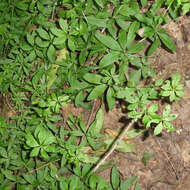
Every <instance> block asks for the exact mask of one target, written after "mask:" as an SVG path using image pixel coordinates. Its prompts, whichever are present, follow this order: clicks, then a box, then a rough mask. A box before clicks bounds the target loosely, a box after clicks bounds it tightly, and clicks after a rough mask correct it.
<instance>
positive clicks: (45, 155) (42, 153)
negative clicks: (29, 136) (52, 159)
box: [40, 148, 49, 159]
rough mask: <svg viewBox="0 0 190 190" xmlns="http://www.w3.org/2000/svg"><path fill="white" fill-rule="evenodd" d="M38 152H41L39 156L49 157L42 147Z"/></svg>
mask: <svg viewBox="0 0 190 190" xmlns="http://www.w3.org/2000/svg"><path fill="white" fill-rule="evenodd" d="M40 154H41V156H42V157H43V158H44V159H48V158H49V156H48V154H47V152H46V151H45V150H44V149H43V148H41V150H40Z"/></svg>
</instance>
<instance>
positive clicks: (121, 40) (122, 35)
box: [118, 30, 127, 50]
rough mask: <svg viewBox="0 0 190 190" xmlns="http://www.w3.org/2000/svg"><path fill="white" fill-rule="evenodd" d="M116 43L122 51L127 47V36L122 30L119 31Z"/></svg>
mask: <svg viewBox="0 0 190 190" xmlns="http://www.w3.org/2000/svg"><path fill="white" fill-rule="evenodd" d="M118 41H119V44H120V46H121V47H122V48H123V50H125V49H126V47H127V34H126V32H125V31H124V30H120V31H119V37H118Z"/></svg>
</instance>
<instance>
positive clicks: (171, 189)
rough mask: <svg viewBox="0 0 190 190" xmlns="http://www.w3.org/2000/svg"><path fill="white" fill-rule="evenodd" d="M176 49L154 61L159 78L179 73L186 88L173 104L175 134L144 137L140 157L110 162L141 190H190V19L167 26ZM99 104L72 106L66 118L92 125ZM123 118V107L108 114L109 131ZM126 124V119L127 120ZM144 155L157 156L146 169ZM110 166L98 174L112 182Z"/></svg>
mask: <svg viewBox="0 0 190 190" xmlns="http://www.w3.org/2000/svg"><path fill="white" fill-rule="evenodd" d="M164 27H165V29H166V30H167V31H168V33H169V34H170V36H171V37H172V39H173V40H174V41H175V43H176V45H177V51H176V52H175V53H173V54H172V53H171V52H168V51H166V50H164V49H163V48H159V49H158V50H157V51H156V53H155V55H158V56H156V57H155V58H151V59H150V60H151V61H152V63H153V65H154V68H155V69H156V72H157V76H158V77H160V78H165V79H166V78H168V77H169V76H171V74H172V73H176V72H179V73H181V76H182V77H183V82H184V85H185V97H184V98H183V99H182V100H180V101H179V102H175V103H173V104H172V112H174V113H176V114H178V118H177V119H176V120H175V121H174V122H173V124H174V126H175V128H176V131H175V132H170V133H167V132H163V133H162V135H160V136H157V137H155V136H153V135H152V134H150V133H149V135H148V136H147V137H146V138H144V136H143V135H141V136H138V137H136V138H135V139H133V140H132V142H133V143H134V144H135V146H136V149H137V153H136V154H134V153H121V152H117V151H114V152H113V153H112V154H111V156H110V157H109V159H108V160H117V161H116V164H117V166H118V169H119V172H120V174H121V177H122V179H126V178H129V177H131V176H134V175H135V176H138V182H139V183H140V186H141V190H160V189H161V190H190V18H189V17H181V18H180V19H179V20H178V21H177V22H171V23H169V24H167V25H166V26H164ZM99 106H100V102H98V101H96V102H95V103H94V106H93V107H94V109H93V110H91V111H87V110H85V111H84V109H82V108H74V106H73V105H69V107H68V108H66V109H64V111H63V113H64V115H67V113H73V114H74V115H76V116H77V115H78V114H79V113H81V114H82V115H83V120H84V121H86V123H87V125H89V118H90V120H93V118H94V116H95V113H96V111H97V110H98V108H99ZM123 118H126V114H125V113H122V110H121V108H120V106H119V107H118V106H116V107H115V108H114V109H113V110H112V111H110V112H108V113H105V121H104V127H105V128H109V129H112V130H114V129H119V128H122V127H123V125H124V123H123V122H122V120H123ZM124 120H125V119H124ZM144 152H149V153H151V154H153V155H154V157H153V158H151V159H150V160H149V161H148V163H147V165H146V166H145V165H144V164H143V163H142V161H141V159H142V156H143V153H144ZM110 169H111V166H110V167H108V168H107V169H105V170H103V171H101V172H99V174H100V175H101V176H103V177H105V178H106V179H108V180H109V178H110Z"/></svg>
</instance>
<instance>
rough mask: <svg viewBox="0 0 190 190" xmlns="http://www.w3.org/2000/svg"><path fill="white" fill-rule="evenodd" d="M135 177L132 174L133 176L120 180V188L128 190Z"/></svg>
mask: <svg viewBox="0 0 190 190" xmlns="http://www.w3.org/2000/svg"><path fill="white" fill-rule="evenodd" d="M136 179H137V177H136V176H133V177H131V178H129V179H127V180H125V181H122V182H121V185H120V189H121V190H128V189H129V188H130V187H131V186H132V184H133V183H134V182H135V180H136Z"/></svg>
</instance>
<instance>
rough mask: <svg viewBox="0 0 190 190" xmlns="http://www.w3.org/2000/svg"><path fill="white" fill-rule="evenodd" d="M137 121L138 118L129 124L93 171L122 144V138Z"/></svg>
mask: <svg viewBox="0 0 190 190" xmlns="http://www.w3.org/2000/svg"><path fill="white" fill-rule="evenodd" d="M136 121H137V119H133V120H132V121H131V122H130V123H129V125H127V126H126V127H125V128H124V130H123V131H122V133H121V134H120V136H119V137H118V139H117V140H116V141H115V143H114V144H113V145H112V147H111V148H110V150H109V151H108V152H107V153H106V154H105V155H104V156H103V157H102V159H101V160H100V162H99V163H98V164H97V165H96V166H95V167H94V168H93V170H92V172H96V171H97V169H98V168H99V167H100V166H101V165H102V164H103V163H104V162H105V161H106V159H107V158H108V157H109V156H110V155H111V154H112V152H113V151H114V150H115V149H116V148H117V146H118V145H119V144H120V142H121V140H122V139H123V138H124V137H125V136H126V134H127V132H128V131H129V129H130V128H131V127H132V126H133V124H134V123H135V122H136Z"/></svg>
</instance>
